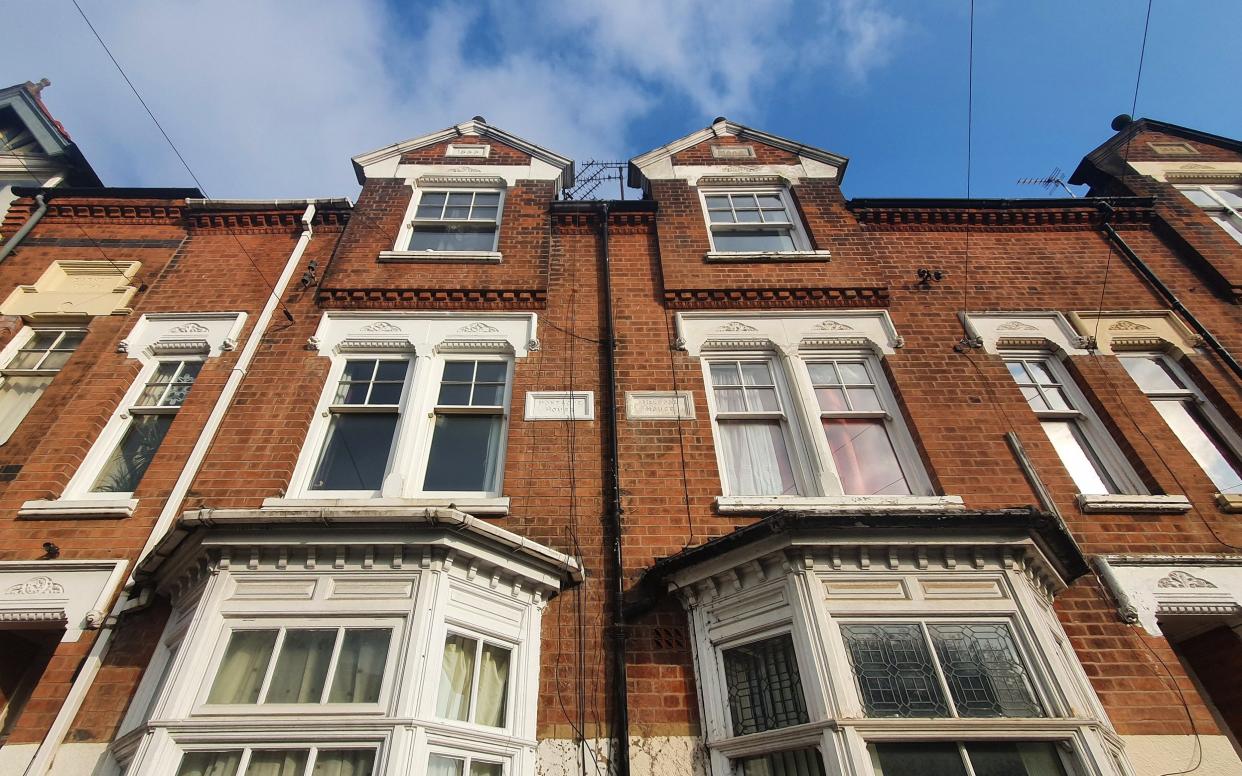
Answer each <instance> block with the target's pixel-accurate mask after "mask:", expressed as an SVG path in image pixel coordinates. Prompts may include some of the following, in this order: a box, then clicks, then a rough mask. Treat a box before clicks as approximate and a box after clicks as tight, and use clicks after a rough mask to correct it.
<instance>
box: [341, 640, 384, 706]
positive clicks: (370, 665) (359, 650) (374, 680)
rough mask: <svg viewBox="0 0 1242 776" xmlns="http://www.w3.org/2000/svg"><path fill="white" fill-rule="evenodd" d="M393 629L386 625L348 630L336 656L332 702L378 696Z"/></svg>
mask: <svg viewBox="0 0 1242 776" xmlns="http://www.w3.org/2000/svg"><path fill="white" fill-rule="evenodd" d="M391 633H392V631H390V630H388V629H387V628H384V629H382V630H381V629H370V628H368V629H365V630H364V629H355V630H350V631H346V632H345V640H344V642H343V643H342V644H341V655H340V657H338V658H337V659H336V676H335V677H334V678H333V679H332V690H331V692H330V693H329V695H328V702H329V703H375V702H376V701H378V700H379V694H380V685H381V684H382V683H383V681H384V663H385V661H386V660H387V659H388V641H389V637H390V635H391Z"/></svg>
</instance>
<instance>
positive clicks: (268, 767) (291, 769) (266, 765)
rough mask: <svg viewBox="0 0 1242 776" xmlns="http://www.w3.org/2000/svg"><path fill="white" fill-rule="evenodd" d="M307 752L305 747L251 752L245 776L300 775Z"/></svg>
mask: <svg viewBox="0 0 1242 776" xmlns="http://www.w3.org/2000/svg"><path fill="white" fill-rule="evenodd" d="M307 754H308V752H307V750H305V749H277V750H269V751H263V752H251V753H250V765H248V766H246V776H302V772H303V771H304V770H305V769H306V756H307Z"/></svg>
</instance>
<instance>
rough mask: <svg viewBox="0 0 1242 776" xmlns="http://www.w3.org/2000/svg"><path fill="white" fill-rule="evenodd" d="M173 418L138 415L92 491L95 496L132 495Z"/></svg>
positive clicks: (169, 416) (168, 416)
mask: <svg viewBox="0 0 1242 776" xmlns="http://www.w3.org/2000/svg"><path fill="white" fill-rule="evenodd" d="M173 417H174V416H172V415H135V416H133V419H132V420H130V423H129V428H127V429H126V430H125V436H123V437H122V438H121V442H120V444H118V445H117V446H116V449H115V450H113V451H112V455H111V457H109V458H108V462H107V463H106V464H104V467H103V470H102V471H101V472H100V473H99V477H98V478H97V479H96V480H95V484H94V485H93V486H92V487H91V491H92V492H93V493H132V492H133V491H134V490H135V489H136V488H137V487H138V483H139V482H141V481H142V475H144V474H146V472H147V467H148V466H150V465H151V459H152V458H154V457H155V454H156V453H157V452H158V451H159V449H160V443H161V442H163V441H164V435H165V434H167V433H168V428H169V426H171V425H172V421H173Z"/></svg>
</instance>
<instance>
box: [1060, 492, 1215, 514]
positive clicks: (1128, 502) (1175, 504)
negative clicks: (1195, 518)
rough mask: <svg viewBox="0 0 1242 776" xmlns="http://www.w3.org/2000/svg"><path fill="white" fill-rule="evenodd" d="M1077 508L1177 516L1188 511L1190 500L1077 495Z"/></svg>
mask: <svg viewBox="0 0 1242 776" xmlns="http://www.w3.org/2000/svg"><path fill="white" fill-rule="evenodd" d="M1078 508H1079V509H1081V510H1082V511H1083V512H1088V513H1098V512H1137V513H1141V514H1177V513H1181V512H1188V511H1190V500H1189V499H1187V498H1186V497H1185V496H1135V495H1122V494H1116V493H1106V494H1087V493H1079V494H1078Z"/></svg>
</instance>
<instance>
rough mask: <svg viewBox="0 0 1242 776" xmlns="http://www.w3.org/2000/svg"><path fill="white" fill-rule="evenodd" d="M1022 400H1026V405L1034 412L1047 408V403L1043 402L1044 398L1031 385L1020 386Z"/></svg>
mask: <svg viewBox="0 0 1242 776" xmlns="http://www.w3.org/2000/svg"><path fill="white" fill-rule="evenodd" d="M1022 398H1024V399H1026V403H1027V404H1029V405H1030V406H1031V409H1033V410H1035V411H1036V412H1039V411H1040V410H1046V409H1048V408H1049V407H1048V402H1046V401H1044V397H1043V395H1042V394H1040V392H1039V389H1038V388H1036V387H1035V386H1033V385H1024V386H1022Z"/></svg>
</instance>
